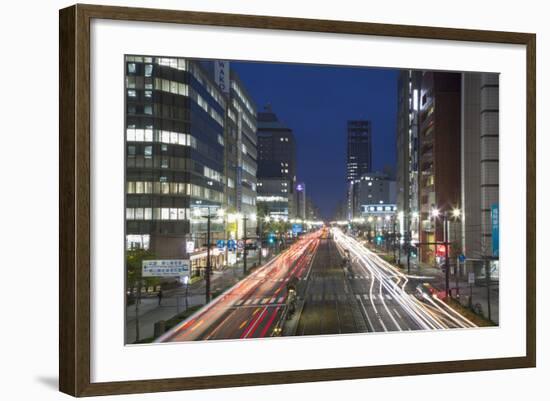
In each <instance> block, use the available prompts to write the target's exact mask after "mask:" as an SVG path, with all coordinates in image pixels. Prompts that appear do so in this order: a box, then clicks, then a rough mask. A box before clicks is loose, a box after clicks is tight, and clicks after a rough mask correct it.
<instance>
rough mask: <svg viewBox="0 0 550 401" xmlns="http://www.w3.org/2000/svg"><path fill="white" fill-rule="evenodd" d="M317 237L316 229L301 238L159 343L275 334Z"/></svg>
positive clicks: (177, 327)
mask: <svg viewBox="0 0 550 401" xmlns="http://www.w3.org/2000/svg"><path fill="white" fill-rule="evenodd" d="M318 237H319V233H318V232H317V233H313V234H310V235H307V236H305V237H304V238H302V239H300V240H299V241H297V242H296V243H295V244H293V245H292V246H291V247H290V248H289V249H288V250H286V251H285V252H283V253H282V254H281V255H279V256H278V257H276V258H275V259H273V260H272V261H270V262H269V263H267V264H266V265H264V266H262V267H260V268H259V269H257V270H256V271H254V272H253V273H251V274H250V275H249V276H247V277H245V278H244V279H243V280H241V281H240V282H239V283H237V284H236V285H235V286H234V287H232V288H230V289H229V290H228V291H226V292H225V293H224V294H222V295H221V296H220V297H218V298H216V299H215V300H214V301H212V302H211V303H210V304H208V305H206V306H205V307H204V308H203V309H201V310H200V311H198V312H197V313H195V314H194V315H193V316H190V317H189V318H188V319H187V320H185V321H184V322H182V323H181V324H179V325H178V326H176V327H175V328H173V329H172V330H170V331H168V332H167V333H165V334H164V335H163V336H161V337H159V338H158V339H157V340H156V342H174V341H189V340H220V339H238V338H257V337H269V336H272V335H273V334H274V330H275V328H276V327H279V326H280V325H281V323H282V321H281V320H282V317H283V312H284V311H285V309H286V301H287V296H288V294H287V285H288V283H289V281H291V278H293V279H292V280H296V281H300V279H303V278H304V277H305V275H306V273H307V270H308V269H307V267H308V266H310V264H311V258H312V257H313V255H315V250H316V248H317V246H318V243H319V239H318Z"/></svg>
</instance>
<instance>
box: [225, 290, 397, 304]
mask: <svg viewBox="0 0 550 401" xmlns="http://www.w3.org/2000/svg"><path fill="white" fill-rule="evenodd" d="M382 297H383V299H382ZM355 298H356V299H357V300H358V301H371V300H372V301H382V300H387V301H391V300H392V299H393V297H392V296H391V295H390V294H384V295H383V296H382V295H380V294H372V296H371V295H370V294H355ZM285 299H286V296H279V297H277V296H273V297H259V298H245V299H238V300H236V301H235V302H232V303H231V304H230V306H231V307H239V306H240V307H246V306H271V305H280V304H283V303H285ZM347 300H348V296H347V294H334V293H325V294H309V295H308V296H306V301H309V302H325V301H338V302H346V301H347Z"/></svg>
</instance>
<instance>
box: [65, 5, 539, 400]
mask: <svg viewBox="0 0 550 401" xmlns="http://www.w3.org/2000/svg"><path fill="white" fill-rule="evenodd" d="M94 18H97V19H110V20H126V21H146V22H163V23H182V24H195V25H210V26H222V27H242V28H267V29H278V30H290V31H309V32H325V33H342V34H356V35H375V36H391V37H400V38H420V39H440V40H455V41H473V42H490V43H504V44H518V45H524V46H526V54H527V58H526V60H525V62H526V71H527V82H526V88H527V93H526V96H527V119H526V129H527V130H526V132H527V137H526V141H527V166H526V167H527V177H526V182H527V194H526V196H527V198H526V202H527V215H526V224H527V227H526V233H527V236H526V238H525V239H524V240H525V243H526V254H527V258H526V261H525V263H526V266H527V270H526V271H527V273H526V274H527V276H526V284H527V288H526V294H527V299H526V327H525V330H526V356H524V357H512V358H493V359H477V360H462V361H440V362H431V363H409V364H400V365H381V366H365V367H349V368H331V369H316V370H303V371H282V372H264V373H262V372H258V373H252V374H231V375H222V376H202V377H192V378H184V377H182V378H170V379H155V380H136V381H122V382H101V383H91V381H90V362H91V355H90V354H91V351H90V340H91V336H90V293H91V291H90V173H91V171H90V22H91V20H92V19H94ZM59 29H60V32H59V57H60V64H59V65H60V68H59V85H60V86H59V92H60V101H59V127H60V128H59V129H60V133H59V135H60V145H59V146H60V147H59V150H60V165H59V182H60V185H59V197H60V201H59V219H60V220H59V226H60V236H59V258H60V267H59V275H60V278H59V284H60V286H59V289H60V290H59V291H60V293H59V318H60V325H59V358H60V361H59V366H60V367H59V388H60V390H61V391H62V392H64V393H67V394H70V395H73V396H94V395H106V394H123V393H144V392H155V391H173V390H189V389H205V388H220V387H234V386H250V385H265V384H280V383H297V382H314V381H324V380H344V379H363V378H374V377H389V376H400V375H419V374H433V373H448V372H464V371H479V370H493V369H511V368H526V367H534V366H535V364H536V306H535V299H536V293H535V291H536V272H535V263H536V262H535V251H536V200H535V195H536V188H535V178H536V175H535V174H536V170H535V169H536V167H535V160H536V157H535V156H536V153H535V152H536V151H535V143H536V133H535V120H536V103H535V100H536V93H535V90H536V89H535V73H536V71H535V65H536V60H535V47H536V36H535V35H534V34H530V33H513V32H495V31H481V30H465V29H450V28H434V27H420V26H404V25H387V24H371V23H360V22H347V21H329V20H313V19H299V18H282V17H267V16H252V15H235V14H217V13H203V12H190V11H171V10H156V9H141V8H124V7H108V6H95V5H74V6H72V7H69V8H65V9H62V10H60V14H59Z"/></svg>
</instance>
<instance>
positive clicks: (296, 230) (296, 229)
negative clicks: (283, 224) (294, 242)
mask: <svg viewBox="0 0 550 401" xmlns="http://www.w3.org/2000/svg"><path fill="white" fill-rule="evenodd" d="M302 231H303V228H302V225H301V224H293V225H292V232H293V233H294V234H298V233H301V232H302Z"/></svg>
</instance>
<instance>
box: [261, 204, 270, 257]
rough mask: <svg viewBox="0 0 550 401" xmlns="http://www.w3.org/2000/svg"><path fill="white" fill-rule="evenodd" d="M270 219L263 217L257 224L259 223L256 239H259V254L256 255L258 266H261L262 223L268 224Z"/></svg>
mask: <svg viewBox="0 0 550 401" xmlns="http://www.w3.org/2000/svg"><path fill="white" fill-rule="evenodd" d="M270 220H271V219H270V218H269V216H267V215H266V216H264V218H263V219H259V220H258V222H259V226H258V237H259V238H258V239H259V242H260V253H259V254H258V264H259V265H261V264H262V245H263V244H262V241H263V239H262V236H263V224H262V222H263V223H269V221H270Z"/></svg>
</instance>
